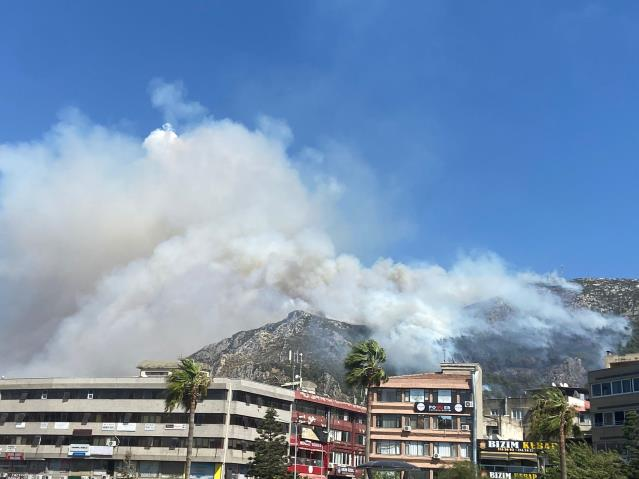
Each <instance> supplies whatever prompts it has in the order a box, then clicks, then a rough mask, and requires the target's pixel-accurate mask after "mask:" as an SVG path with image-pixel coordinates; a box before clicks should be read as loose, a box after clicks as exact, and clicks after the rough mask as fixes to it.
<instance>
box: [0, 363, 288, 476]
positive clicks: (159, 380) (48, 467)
mask: <svg viewBox="0 0 639 479" xmlns="http://www.w3.org/2000/svg"><path fill="white" fill-rule="evenodd" d="M159 366H162V365H159V364H157V363H146V364H145V365H143V367H142V370H141V375H140V377H127V378H111V379H103V378H66V379H62V378H60V379H58V378H54V379H1V380H0V474H2V473H5V474H6V473H11V474H15V475H18V476H24V477H27V479H28V476H30V475H33V479H38V478H37V476H49V477H51V478H70V477H74V476H77V477H78V478H80V477H86V478H89V477H92V478H104V477H115V476H122V475H127V474H126V473H127V472H129V475H131V473H133V474H139V475H140V476H142V477H148V478H153V477H162V478H172V477H175V478H177V477H182V476H183V473H184V459H185V455H186V438H187V429H188V427H187V422H188V418H187V415H186V414H185V413H183V412H173V413H165V411H164V389H165V376H166V374H168V371H167V369H170V367H169V368H167V367H165V368H162V367H159ZM164 366H166V365H164ZM293 399H294V393H293V391H290V390H287V389H283V388H279V387H274V386H268V385H264V384H259V383H255V382H251V381H243V380H235V379H221V378H214V379H212V380H211V385H210V387H209V390H208V395H207V397H206V398H205V399H204V400H203V401H202V402H201V403H200V404H198V407H197V414H196V426H195V440H194V450H193V461H194V463H193V469H192V477H198V478H210V479H213V478H215V479H221V478H225V479H236V478H238V477H242V475H243V474H244V473H245V472H246V467H247V466H246V465H247V463H248V460H249V458H250V457H251V455H252V454H251V449H252V443H253V440H254V439H255V438H256V437H257V432H256V427H257V426H258V425H259V422H260V419H261V418H262V417H263V415H264V412H265V411H266V409H267V407H269V406H272V407H274V408H275V410H276V411H277V414H278V418H279V420H280V421H281V422H282V431H283V432H286V433H288V431H289V428H290V420H291V408H292V403H293ZM40 479H42V478H40Z"/></svg>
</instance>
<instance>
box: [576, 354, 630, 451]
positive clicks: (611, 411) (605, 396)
mask: <svg viewBox="0 0 639 479" xmlns="http://www.w3.org/2000/svg"><path fill="white" fill-rule="evenodd" d="M604 364H605V366H606V367H605V368H604V369H599V370H596V371H590V372H588V383H589V385H590V414H591V416H592V418H593V423H592V445H593V448H594V449H595V450H608V449H615V450H618V451H620V452H623V449H624V438H623V425H624V422H625V416H626V414H627V413H628V411H637V412H639V354H628V355H623V356H618V355H613V354H609V355H607V356H606V357H605V358H604Z"/></svg>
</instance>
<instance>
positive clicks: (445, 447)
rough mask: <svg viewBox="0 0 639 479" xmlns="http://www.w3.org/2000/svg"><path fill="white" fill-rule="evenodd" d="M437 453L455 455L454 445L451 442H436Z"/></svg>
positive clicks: (446, 455) (445, 455)
mask: <svg viewBox="0 0 639 479" xmlns="http://www.w3.org/2000/svg"><path fill="white" fill-rule="evenodd" d="M435 454H437V455H439V457H453V447H452V445H451V443H450V442H436V443H435Z"/></svg>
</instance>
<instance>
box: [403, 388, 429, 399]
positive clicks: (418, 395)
mask: <svg viewBox="0 0 639 479" xmlns="http://www.w3.org/2000/svg"><path fill="white" fill-rule="evenodd" d="M404 396H405V398H406V401H408V402H424V401H425V400H426V399H425V394H424V390H423V389H407V390H406V392H405V394H404Z"/></svg>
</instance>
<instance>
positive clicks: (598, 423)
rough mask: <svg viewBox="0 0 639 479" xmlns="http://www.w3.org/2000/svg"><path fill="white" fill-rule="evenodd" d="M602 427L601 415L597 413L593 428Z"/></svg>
mask: <svg viewBox="0 0 639 479" xmlns="http://www.w3.org/2000/svg"><path fill="white" fill-rule="evenodd" d="M601 426H603V414H602V413H600V412H598V413H596V414H595V427H601Z"/></svg>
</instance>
